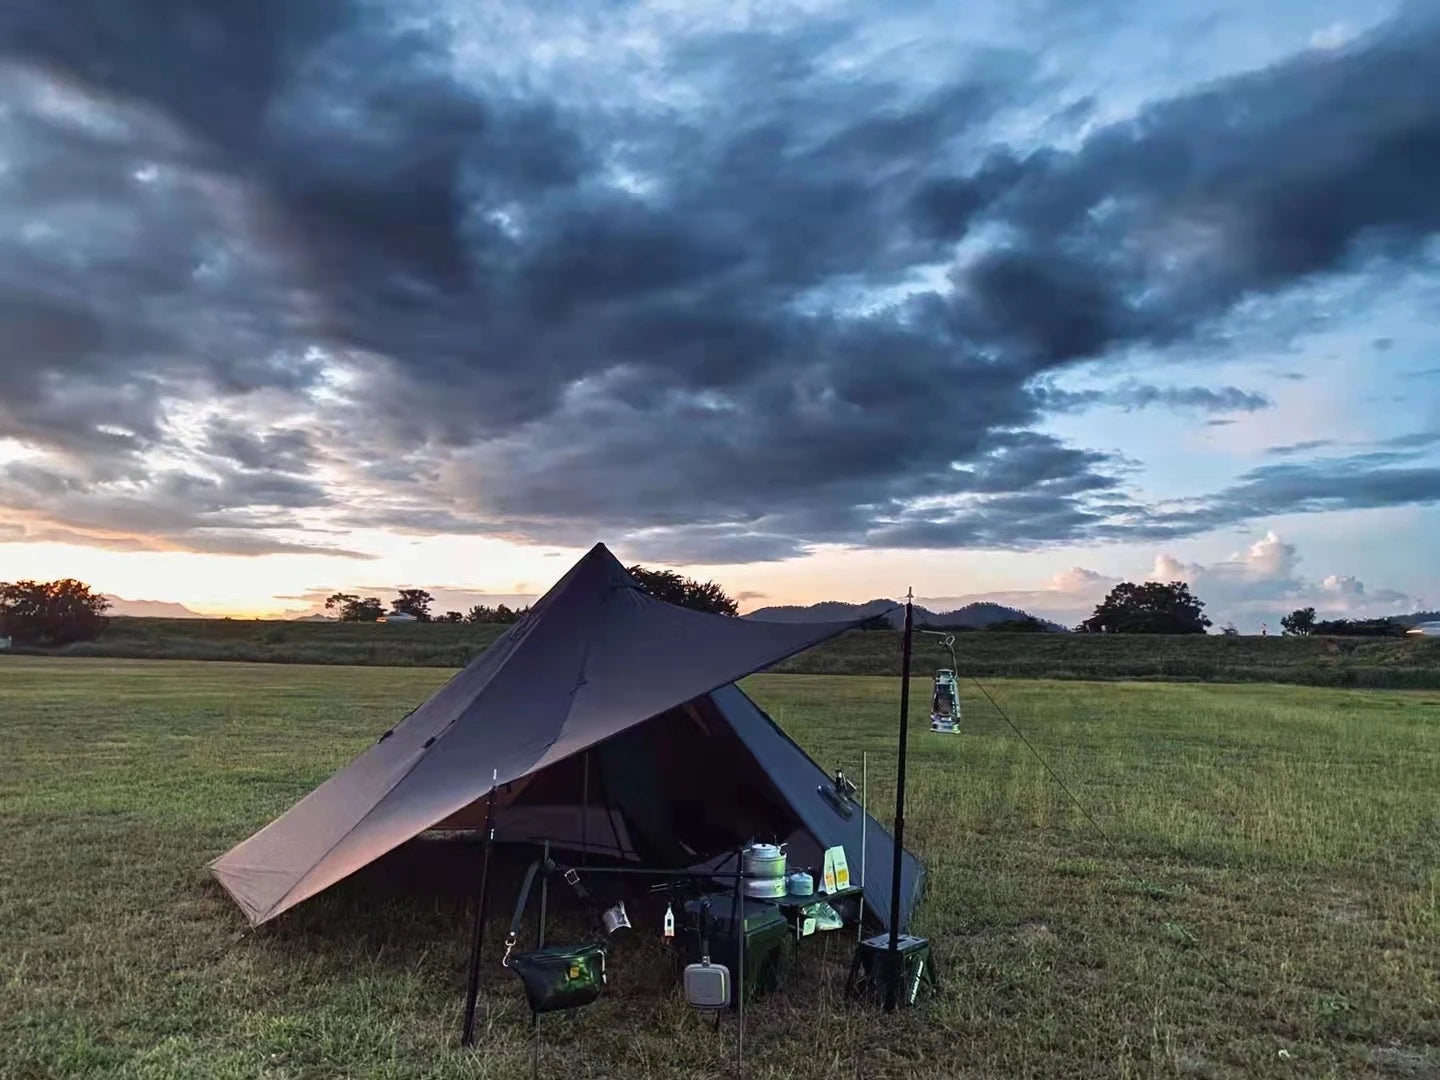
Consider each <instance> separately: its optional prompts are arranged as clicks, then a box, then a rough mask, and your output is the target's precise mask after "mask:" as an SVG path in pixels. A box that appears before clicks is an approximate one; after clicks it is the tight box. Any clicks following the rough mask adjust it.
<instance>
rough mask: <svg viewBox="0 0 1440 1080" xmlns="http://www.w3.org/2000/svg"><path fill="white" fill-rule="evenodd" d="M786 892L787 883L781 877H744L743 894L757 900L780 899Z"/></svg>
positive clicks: (787, 892) (787, 890) (787, 889)
mask: <svg viewBox="0 0 1440 1080" xmlns="http://www.w3.org/2000/svg"><path fill="white" fill-rule="evenodd" d="M788 894H789V883H788V882H787V881H786V880H785V878H783V877H774V878H746V879H745V895H746V896H753V897H754V898H755V899H757V900H781V899H783V898H784V897H785V896H787V895H788Z"/></svg>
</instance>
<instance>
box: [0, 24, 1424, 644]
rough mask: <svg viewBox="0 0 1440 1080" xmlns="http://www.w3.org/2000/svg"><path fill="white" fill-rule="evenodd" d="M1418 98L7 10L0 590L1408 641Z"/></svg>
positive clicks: (1310, 29)
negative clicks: (590, 574) (1176, 626)
mask: <svg viewBox="0 0 1440 1080" xmlns="http://www.w3.org/2000/svg"><path fill="white" fill-rule="evenodd" d="M122 12H123V16H122V14H121V13H122ZM1436 70H1440V6H1437V5H1436V4H1434V3H1431V2H1426V3H1419V2H1413V0H1411V2H1399V0H1395V2H1388V3H1387V2H1384V0H1382V2H1378V3H1377V2H1375V0H1367V2H1363V3H1362V2H1356V0H1309V2H1306V3H1299V2H1295V0H1276V2H1274V3H1271V4H1267V5H1255V4H1248V3H1247V4H1241V3H1239V2H1228V0H1227V2H1219V3H1215V2H1212V3H1203V4H1202V3H1196V2H1190V0H1177V2H1172V3H1167V4H1163V5H1162V4H1155V3H1145V2H1140V0H1133V2H1127V0H1004V2H999V0H993V2H992V0H977V2H976V3H974V4H968V5H966V8H965V17H964V18H956V17H955V9H954V7H953V5H950V4H940V3H924V2H904V0H897V2H896V3H893V4H886V5H875V4H861V3H849V2H844V0H799V2H792V3H785V2H778V3H768V4H747V3H744V2H738V3H737V2H725V3H715V2H697V0H666V2H656V3H648V4H639V3H634V4H632V3H621V2H600V3H596V2H593V0H591V2H577V3H561V2H539V3H536V2H533V0H527V2H525V3H518V2H516V3H509V2H504V0H501V2H497V3H493V4H483V5H475V4H461V3H454V2H449V0H438V2H436V0H427V2H426V3H419V2H412V0H391V2H388V3H381V2H364V0H309V2H307V3H304V4H296V3H293V2H291V0H254V2H252V3H249V4H246V5H233V6H232V5H216V4H212V3H207V2H202V0H130V2H129V3H126V4H124V5H122V6H120V7H117V6H116V5H114V4H113V3H111V2H109V0H75V2H73V3H67V4H56V3H53V2H49V0H12V2H10V3H7V4H6V5H4V7H3V9H0V327H3V334H0V579H4V580H15V579H19V578H53V577H59V576H72V577H78V578H81V579H82V580H85V581H88V582H89V583H91V584H92V585H93V586H94V587H96V588H97V589H100V590H101V591H104V592H106V593H109V594H113V595H116V596H120V597H125V598H128V599H130V600H147V601H160V602H167V603H179V604H184V605H186V606H187V607H189V608H190V609H192V610H195V611H199V612H203V613H207V614H222V613H224V614H234V615H260V614H278V613H282V612H301V611H309V610H314V608H315V606H316V604H317V602H318V601H319V600H321V599H323V597H325V596H327V595H329V594H330V593H331V592H333V591H336V590H342V589H343V590H345V591H366V592H375V593H378V594H389V593H391V592H393V590H394V589H396V588H398V587H416V586H418V587H425V588H429V589H431V591H433V592H435V593H436V594H437V596H438V597H439V598H440V605H441V607H442V608H443V607H449V606H451V605H453V606H455V607H458V608H463V607H465V606H468V604H469V603H474V602H490V603H494V602H500V601H503V602H507V603H513V602H517V601H518V602H523V601H524V600H525V599H526V598H528V597H531V596H533V595H535V594H537V593H539V592H542V591H543V590H544V589H545V588H547V587H548V586H549V585H550V584H551V583H553V582H554V581H555V580H556V579H557V578H558V577H559V576H560V574H561V573H563V571H564V569H565V568H567V567H568V565H569V563H570V562H571V561H572V560H573V559H574V558H575V557H576V556H577V555H578V554H579V553H580V552H581V551H583V550H584V549H585V548H587V547H589V546H590V545H591V544H592V543H594V542H595V541H597V540H600V541H604V542H606V543H607V544H609V545H610V546H611V547H612V549H613V550H615V551H616V553H617V554H618V555H620V556H621V557H622V558H623V559H626V560H629V561H643V562H645V563H646V564H648V565H655V566H671V567H676V568H679V569H682V570H683V571H685V572H686V573H689V574H692V575H694V576H699V577H706V578H713V579H715V580H718V581H720V582H721V583H722V584H724V585H725V586H726V587H727V588H728V589H729V590H730V591H731V593H732V594H734V595H737V596H739V597H740V598H741V600H742V607H743V608H744V609H753V608H755V607H759V606H763V605H767V604H780V603H786V604H793V603H807V602H812V601H818V600H824V599H837V600H852V601H863V600H868V599H872V598H875V597H881V596H890V597H895V596H898V595H902V594H903V593H904V592H905V590H906V589H907V588H912V587H913V588H914V590H915V593H916V595H917V596H920V597H923V598H926V600H927V602H928V603H930V604H931V605H932V606H934V605H935V604H936V603H949V602H951V601H954V602H956V603H960V602H965V601H967V600H971V599H995V600H999V601H1001V602H1007V603H1013V604H1016V605H1018V606H1021V607H1025V608H1026V609H1028V610H1032V611H1035V612H1036V613H1037V614H1041V615H1045V616H1047V617H1051V618H1057V619H1060V620H1061V621H1064V622H1067V623H1073V622H1075V621H1078V620H1079V619H1080V618H1082V617H1084V616H1085V615H1086V614H1088V612H1089V610H1090V609H1091V608H1093V606H1094V604H1095V603H1096V602H1097V601H1098V599H1099V598H1100V597H1101V596H1103V594H1104V592H1105V590H1106V589H1108V588H1109V587H1110V586H1111V585H1113V584H1114V583H1116V582H1118V581H1120V580H1140V579H1154V578H1160V579H1164V580H1185V581H1188V582H1190V583H1191V584H1192V586H1193V587H1194V589H1195V591H1196V592H1197V594H1198V595H1199V596H1200V598H1201V599H1202V600H1204V601H1206V603H1207V605H1208V606H1207V611H1208V612H1209V613H1210V614H1211V616H1212V617H1213V618H1214V619H1215V620H1216V622H1217V625H1218V624H1223V623H1226V622H1233V623H1234V624H1235V625H1237V626H1239V627H1240V628H1241V629H1242V630H1245V631H1247V632H1248V631H1255V630H1258V629H1259V628H1260V626H1261V625H1262V624H1266V625H1268V626H1269V628H1270V629H1271V630H1272V631H1273V630H1274V629H1275V627H1276V626H1277V624H1278V619H1279V617H1280V615H1282V614H1283V613H1285V612H1287V611H1289V610H1291V609H1292V608H1294V607H1299V606H1305V605H1314V606H1315V607H1317V608H1318V609H1320V610H1321V612H1322V613H1323V614H1332V615H1355V616H1364V615H1376V614H1388V613H1393V612H1398V611H1407V610H1414V609H1416V608H1419V607H1425V606H1431V607H1433V606H1440V558H1437V555H1436V552H1437V551H1440V543H1437V540H1436V537H1437V536H1440V505H1437V504H1440V325H1437V324H1436V321H1435V319H1434V318H1433V312H1434V311H1436V310H1437V301H1440V235H1437V233H1440V94H1436V93H1435V92H1434V81H1433V80H1434V72H1435V71H1436Z"/></svg>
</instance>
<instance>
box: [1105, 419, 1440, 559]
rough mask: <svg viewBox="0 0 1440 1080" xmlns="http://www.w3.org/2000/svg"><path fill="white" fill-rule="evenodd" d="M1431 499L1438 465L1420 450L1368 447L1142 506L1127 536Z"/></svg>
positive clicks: (1439, 489) (1266, 469) (1267, 468)
mask: <svg viewBox="0 0 1440 1080" xmlns="http://www.w3.org/2000/svg"><path fill="white" fill-rule="evenodd" d="M1430 441H1431V442H1434V441H1437V440H1436V439H1434V438H1432V439H1431V440H1430ZM1436 501H1440V466H1437V465H1435V464H1433V463H1429V462H1426V461H1425V460H1424V459H1423V450H1421V449H1411V450H1409V451H1407V452H1399V451H1397V452H1371V453H1362V454H1354V455H1351V456H1348V457H1340V458H1328V459H1321V460H1317V461H1311V462H1295V463H1291V462H1285V463H1276V464H1274V465H1262V466H1260V467H1259V468H1257V469H1252V470H1251V471H1249V472H1248V473H1246V474H1244V475H1243V476H1242V477H1241V478H1240V480H1239V481H1238V482H1237V483H1235V484H1233V485H1231V486H1230V487H1227V488H1225V489H1223V490H1221V491H1220V492H1218V493H1217V494H1215V495H1213V496H1210V497H1208V498H1205V499H1196V500H1189V501H1188V503H1187V504H1186V505H1183V506H1179V507H1176V508H1174V509H1168V510H1162V511H1155V512H1151V511H1145V512H1144V513H1143V514H1142V515H1141V516H1140V517H1139V518H1137V520H1136V521H1135V522H1134V524H1133V525H1132V526H1131V527H1130V528H1129V529H1128V530H1127V535H1133V536H1136V537H1144V538H1165V537H1172V536H1184V535H1187V534H1189V533H1193V532H1197V531H1202V530H1206V529H1213V528H1218V527H1221V526H1224V525H1232V524H1235V523H1238V522H1243V521H1248V520H1252V519H1254V518H1261V517H1270V516H1274V515H1277V514H1306V513H1319V512H1323V511H1327V510H1369V509H1377V508H1381V507H1387V506H1417V505H1423V504H1427V503H1434V502H1436ZM1111 531H1112V529H1111V527H1110V526H1108V525H1107V526H1105V527H1102V529H1101V532H1102V534H1104V533H1109V532H1111Z"/></svg>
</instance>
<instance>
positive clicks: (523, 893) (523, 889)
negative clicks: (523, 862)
mask: <svg viewBox="0 0 1440 1080" xmlns="http://www.w3.org/2000/svg"><path fill="white" fill-rule="evenodd" d="M541 865H542V860H540V859H536V860H535V861H534V862H533V863H531V864H530V868H529V869H528V870H526V871H525V882H524V884H522V885H521V886H520V895H519V897H517V898H516V900H515V914H514V915H513V916H512V917H511V919H510V932H509V933H508V934H506V935H505V955H504V956H503V957H501V958H500V966H501V967H507V968H508V967H509V966H510V954H511V953H512V952H513V951H514V950H515V942H517V941H518V940H520V922H521V920H522V919H524V918H525V903H526V901H527V900H529V899H530V887H531V886H532V885H534V884H535V875H536V874H537V873H538V872H539V870H540V867H541Z"/></svg>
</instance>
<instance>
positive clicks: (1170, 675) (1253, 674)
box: [59, 618, 1440, 690]
mask: <svg viewBox="0 0 1440 1080" xmlns="http://www.w3.org/2000/svg"><path fill="white" fill-rule="evenodd" d="M503 629H504V628H503V627H500V626H491V625H478V626H471V625H469V624H465V623H461V624H450V623H426V624H407V625H394V626H392V625H388V624H375V623H318V622H309V623H307V622H280V621H274V620H270V621H266V620H245V619H137V618H117V619H112V620H111V623H110V626H109V628H108V629H107V630H106V631H105V633H104V635H103V636H102V637H101V638H100V639H99V640H98V641H93V642H85V643H82V644H78V645H74V646H70V647H69V648H67V649H63V650H60V651H59V654H60V655H66V656H90V657H110V658H130V659H152V660H249V661H264V662H271V663H293V664H345V665H360V664H365V665H368V664H382V665H387V666H400V667H403V666H426V667H461V666H464V665H465V664H466V663H468V662H469V661H470V660H471V659H473V658H474V657H475V656H476V655H477V654H479V653H480V652H481V651H483V650H484V649H485V648H486V647H487V646H488V645H489V644H490V642H492V641H494V640H495V638H496V637H497V636H498V635H499V634H500V633H501V631H502V630H503ZM898 639H899V635H898V634H896V633H894V632H889V631H876V632H871V633H860V632H858V631H857V632H853V633H850V634H846V635H844V636H842V637H839V638H837V639H835V640H833V641H830V642H827V643H825V644H823V645H820V646H818V647H817V648H814V649H811V650H809V651H808V652H805V653H802V654H800V655H799V656H796V657H793V658H792V659H790V660H788V661H786V662H785V663H784V664H782V665H780V666H778V667H777V668H775V671H777V672H783V673H789V674H812V675H821V674H834V675H898V674H899V656H900V649H899V640H898ZM955 648H956V652H957V654H958V656H959V662H960V665H961V670H962V671H963V672H964V673H966V674H971V675H979V676H984V677H986V678H1012V679H1165V680H1169V681H1205V682H1283V683H1295V684H1299V685H1306V686H1337V687H1371V688H1386V689H1395V690H1404V689H1411V690H1440V638H1282V637H1222V636H1219V635H1195V636H1176V637H1167V636H1159V635H1147V634H1136V635H1103V634H1014V633H995V632H986V631H982V632H976V633H964V634H959V635H957V636H956V641H955ZM916 649H917V655H919V656H920V658H921V660H922V661H923V662H924V663H926V664H940V663H946V662H948V660H949V653H948V652H945V651H944V650H943V649H942V647H941V646H940V644H939V642H938V640H937V639H936V638H934V637H932V636H928V635H920V636H918V637H917V638H916Z"/></svg>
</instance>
